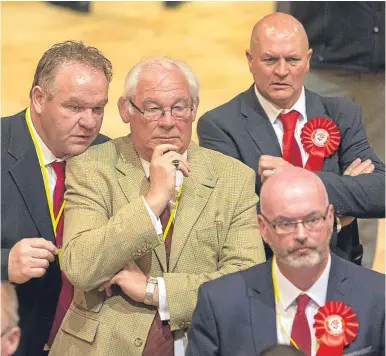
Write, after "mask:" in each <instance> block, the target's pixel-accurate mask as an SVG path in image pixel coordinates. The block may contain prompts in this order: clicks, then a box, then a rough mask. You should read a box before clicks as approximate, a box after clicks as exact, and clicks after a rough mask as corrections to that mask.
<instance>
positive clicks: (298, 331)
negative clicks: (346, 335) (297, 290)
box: [291, 294, 311, 356]
mask: <svg viewBox="0 0 386 356" xmlns="http://www.w3.org/2000/svg"><path fill="white" fill-rule="evenodd" d="M296 301H297V304H298V308H297V311H296V315H295V318H294V322H293V324H292V332H291V338H292V339H293V340H295V342H296V345H298V347H299V349H300V350H302V351H303V352H304V353H305V354H306V355H308V356H310V355H311V333H310V326H309V325H308V321H307V317H306V307H307V304H308V302H309V301H310V297H309V296H308V295H307V294H301V295H299V296H298V297H297V299H296Z"/></svg>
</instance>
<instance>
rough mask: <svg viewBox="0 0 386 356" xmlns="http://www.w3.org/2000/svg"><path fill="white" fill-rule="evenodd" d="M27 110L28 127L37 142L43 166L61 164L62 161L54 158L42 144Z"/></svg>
mask: <svg viewBox="0 0 386 356" xmlns="http://www.w3.org/2000/svg"><path fill="white" fill-rule="evenodd" d="M27 110H28V116H27V118H28V120H29V123H30V127H31V128H32V132H33V134H34V135H35V137H36V140H37V142H38V145H39V147H40V152H41V153H42V156H43V163H44V165H45V166H48V165H49V164H51V163H52V162H61V161H63V159H60V158H57V157H55V155H54V154H53V153H52V152H51V150H50V149H49V148H48V147H47V145H46V144H45V143H44V141H43V140H42V138H41V137H40V136H39V134H38V132H37V131H36V129H35V126H34V124H33V122H32V120H31V111H30V108H29V107H28V108H27Z"/></svg>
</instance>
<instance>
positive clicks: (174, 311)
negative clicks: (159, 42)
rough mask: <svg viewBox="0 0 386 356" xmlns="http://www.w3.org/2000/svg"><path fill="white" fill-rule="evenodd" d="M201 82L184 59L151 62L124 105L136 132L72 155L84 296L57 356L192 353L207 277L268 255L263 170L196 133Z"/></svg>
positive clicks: (73, 254)
mask: <svg viewBox="0 0 386 356" xmlns="http://www.w3.org/2000/svg"><path fill="white" fill-rule="evenodd" d="M198 90H199V83H198V80H197V78H196V76H195V75H194V73H193V72H192V71H191V69H190V68H189V67H188V66H187V65H186V64H184V63H182V62H179V61H175V60H172V59H169V58H153V59H149V60H146V61H143V62H140V63H139V64H137V65H136V66H135V67H134V68H133V69H132V70H131V71H130V72H129V74H128V75H127V77H126V81H125V85H124V93H123V96H122V97H121V98H120V99H119V102H118V107H119V111H120V114H121V117H122V119H123V121H124V122H127V123H130V128H131V134H130V135H129V136H124V137H120V138H117V139H115V140H112V141H110V142H108V143H106V144H103V145H100V146H98V147H95V148H90V149H89V150H88V151H87V152H86V153H85V154H83V155H81V156H79V157H76V158H73V159H71V160H70V161H69V162H68V164H67V168H66V189H67V191H66V200H67V205H66V209H65V228H64V245H65V247H64V254H63V263H62V264H63V270H64V272H65V273H66V275H67V276H68V278H69V279H70V281H71V282H72V283H73V285H74V287H75V295H74V299H73V302H72V305H71V307H70V309H69V311H68V313H67V315H66V317H65V319H64V321H63V323H62V325H61V328H60V330H59V332H58V334H57V338H56V340H55V342H54V344H53V347H52V349H51V352H50V355H54V356H59V355H60V356H62V355H71V356H77V355H82V356H83V355H93V356H99V355H100V356H105V355H109V356H118V355H119V356H120V355H122V356H128V355H129V356H139V355H144V356H157V355H162V356H169V355H174V356H181V355H184V353H185V346H186V337H185V334H186V330H187V328H188V327H189V326H190V321H191V315H192V312H193V309H194V307H195V305H196V299H197V290H198V288H199V286H200V285H201V284H202V283H203V282H205V281H207V280H209V279H214V278H217V277H220V276H222V275H224V274H228V273H231V272H236V271H239V270H241V269H245V268H248V267H250V266H253V265H255V264H256V263H259V262H263V261H264V260H265V257H264V249H263V246H262V240H261V237H260V234H259V231H258V226H257V218H256V203H257V201H258V199H257V196H256V195H255V193H254V184H255V183H254V182H255V176H254V172H253V170H251V169H250V168H248V167H246V166H245V165H244V164H242V163H240V162H238V161H237V160H235V159H233V158H230V157H227V156H225V155H223V154H221V153H217V152H214V151H211V150H207V149H205V148H200V147H198V146H197V145H196V144H195V143H193V142H191V135H192V122H193V121H194V119H195V117H196V113H197V106H198V103H199V98H198Z"/></svg>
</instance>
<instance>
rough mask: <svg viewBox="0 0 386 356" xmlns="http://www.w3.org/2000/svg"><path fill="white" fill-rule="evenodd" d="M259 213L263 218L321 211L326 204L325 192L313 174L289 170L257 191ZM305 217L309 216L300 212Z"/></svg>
mask: <svg viewBox="0 0 386 356" xmlns="http://www.w3.org/2000/svg"><path fill="white" fill-rule="evenodd" d="M260 203H261V211H262V212H263V214H265V215H267V216H273V215H275V214H276V213H278V212H280V214H283V215H284V216H285V214H286V213H288V214H290V213H291V214H292V212H294V211H299V213H300V210H301V209H305V210H307V208H309V209H316V208H317V207H318V206H320V207H321V210H322V211H323V209H325V208H326V207H327V205H328V204H329V201H328V196H327V191H326V188H325V187H324V184H323V182H322V181H321V180H320V178H319V177H318V176H317V175H316V174H315V173H312V172H310V171H308V170H305V169H303V168H298V167H290V168H287V169H284V170H282V171H280V172H278V173H275V174H273V175H272V176H271V177H270V178H269V179H268V180H267V181H266V182H265V183H264V184H263V187H262V189H261V191H260ZM304 213H305V215H306V214H308V213H309V212H307V211H304Z"/></svg>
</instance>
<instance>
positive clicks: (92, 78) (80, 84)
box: [54, 63, 109, 99]
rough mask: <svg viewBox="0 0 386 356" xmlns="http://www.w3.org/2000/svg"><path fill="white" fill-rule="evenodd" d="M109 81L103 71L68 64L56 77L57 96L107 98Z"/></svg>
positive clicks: (76, 64) (60, 69)
mask: <svg viewBox="0 0 386 356" xmlns="http://www.w3.org/2000/svg"><path fill="white" fill-rule="evenodd" d="M108 85H109V84H108V81H107V79H106V76H105V74H104V72H103V71H102V70H96V69H93V68H90V67H88V66H86V65H83V64H80V63H66V64H64V65H62V66H61V67H59V69H58V71H57V73H56V76H55V86H54V88H55V96H62V95H65V96H67V95H69V96H71V95H72V96H73V95H79V96H82V95H84V96H87V97H91V98H94V97H95V98H97V97H98V98H97V99H100V97H107V91H108Z"/></svg>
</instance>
